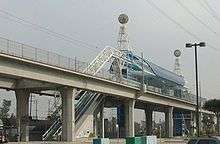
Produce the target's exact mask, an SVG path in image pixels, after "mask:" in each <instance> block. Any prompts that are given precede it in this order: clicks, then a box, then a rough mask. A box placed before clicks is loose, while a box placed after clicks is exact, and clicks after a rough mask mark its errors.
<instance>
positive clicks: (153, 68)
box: [127, 52, 185, 86]
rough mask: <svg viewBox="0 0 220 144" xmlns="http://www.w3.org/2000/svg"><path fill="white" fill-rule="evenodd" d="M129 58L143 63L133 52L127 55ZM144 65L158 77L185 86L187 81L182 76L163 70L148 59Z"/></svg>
mask: <svg viewBox="0 0 220 144" xmlns="http://www.w3.org/2000/svg"><path fill="white" fill-rule="evenodd" d="M127 58H129V59H130V60H132V61H138V63H142V58H141V57H139V56H137V55H134V54H133V53H132V52H128V53H127ZM144 63H145V64H147V65H148V66H149V68H150V69H148V70H150V71H151V72H152V71H153V73H154V74H155V75H156V76H157V77H160V78H163V79H167V80H169V81H172V82H175V83H177V84H179V85H182V86H183V85H184V84H185V80H184V78H183V77H182V76H179V75H177V74H175V73H174V72H171V71H169V70H167V69H165V68H162V67H160V66H158V65H156V64H154V63H152V62H150V61H148V60H146V59H144Z"/></svg>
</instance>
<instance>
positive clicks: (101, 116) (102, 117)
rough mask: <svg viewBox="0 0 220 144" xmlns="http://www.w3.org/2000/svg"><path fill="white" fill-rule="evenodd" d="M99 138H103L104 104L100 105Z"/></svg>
mask: <svg viewBox="0 0 220 144" xmlns="http://www.w3.org/2000/svg"><path fill="white" fill-rule="evenodd" d="M100 137H101V138H104V137H105V121H104V104H102V106H101V109H100Z"/></svg>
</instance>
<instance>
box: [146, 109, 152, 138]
mask: <svg viewBox="0 0 220 144" xmlns="http://www.w3.org/2000/svg"><path fill="white" fill-rule="evenodd" d="M145 121H146V132H145V134H146V135H152V132H153V110H152V108H146V109H145Z"/></svg>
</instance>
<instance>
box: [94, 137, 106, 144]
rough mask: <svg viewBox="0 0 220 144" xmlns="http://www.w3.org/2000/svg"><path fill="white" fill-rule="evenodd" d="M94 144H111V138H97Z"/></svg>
mask: <svg viewBox="0 0 220 144" xmlns="http://www.w3.org/2000/svg"><path fill="white" fill-rule="evenodd" d="M93 144H110V140H109V138H97V139H93Z"/></svg>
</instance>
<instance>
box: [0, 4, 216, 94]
mask: <svg viewBox="0 0 220 144" xmlns="http://www.w3.org/2000/svg"><path fill="white" fill-rule="evenodd" d="M180 2H181V3H182V4H183V5H184V6H185V7H186V8H188V9H189V10H190V12H192V14H193V16H194V17H193V16H192V14H189V11H188V12H187V10H186V9H184V8H183V7H181V5H180V4H179V3H178V2H177V1H176V0H153V3H154V4H156V5H157V7H159V8H160V9H161V10H162V11H163V12H165V15H166V16H165V15H164V14H161V11H158V9H156V8H155V7H152V5H150V4H149V3H148V0H136V1H134V0H65V1H64V0H22V1H21V0H1V1H0V36H2V37H5V38H8V39H12V40H16V41H19V42H23V43H26V44H29V45H33V46H36V47H39V48H42V49H45V50H50V51H53V52H57V53H60V54H61V55H64V56H69V57H74V56H77V57H79V58H81V59H82V60H85V61H90V60H92V59H93V58H94V57H95V56H96V55H97V54H98V52H99V51H101V50H102V49H103V48H104V46H106V45H111V46H116V44H117V43H116V42H117V37H118V30H119V24H118V21H117V17H118V15H119V14H120V13H126V14H127V15H128V16H129V18H130V20H129V23H128V25H127V30H128V33H129V37H130V44H131V45H132V46H133V47H134V48H135V49H136V50H137V51H139V52H141V51H143V52H144V55H145V57H146V58H147V59H148V60H150V61H152V62H154V63H156V64H158V65H160V66H162V67H165V68H166V69H169V70H171V71H172V70H173V68H174V56H173V51H174V50H175V49H181V50H182V57H181V68H182V71H183V74H184V76H185V79H186V80H187V81H188V86H189V87H190V88H193V87H195V84H194V54H193V49H185V48H184V46H185V43H186V42H199V41H198V40H196V39H195V38H194V37H192V36H190V35H189V34H188V33H189V32H192V33H193V34H195V35H196V37H199V39H201V40H202V41H205V42H206V43H207V44H208V45H211V46H212V47H210V46H207V47H205V48H201V49H199V72H200V81H201V85H202V95H203V96H205V97H209V98H220V96H219V94H220V89H219V87H220V76H219V74H220V67H219V56H220V47H219V45H220V1H218V0H194V1H192V0H180ZM5 12H8V13H10V14H13V15H15V16H17V17H20V18H22V19H25V20H28V21H30V22H32V23H35V24H38V25H41V26H43V27H45V28H49V29H51V30H53V31H55V32H58V33H61V34H64V35H66V36H69V37H72V38H73V39H75V40H80V41H83V42H85V43H88V44H90V45H95V46H90V47H88V46H86V45H83V44H82V43H79V42H77V41H73V42H72V43H70V42H68V41H65V40H62V39H60V38H57V37H54V36H52V35H51V34H47V33H45V32H42V31H41V30H39V29H36V28H33V26H30V25H28V24H27V23H25V22H22V24H21V21H19V22H15V21H18V19H17V20H16V19H14V18H12V17H11V16H8V15H6V13H5ZM178 24H180V25H178ZM183 29H185V31H188V33H187V32H185V31H184V30H183ZM96 46H97V48H96Z"/></svg>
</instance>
